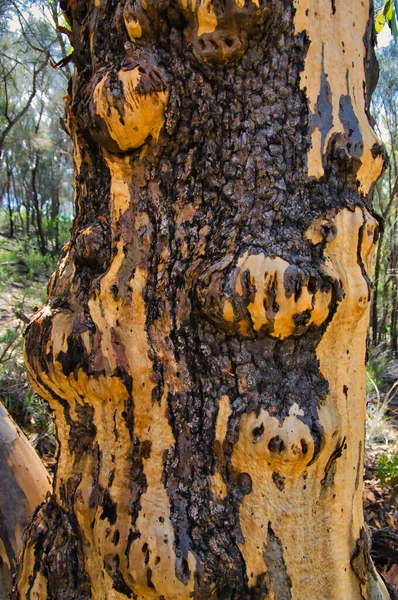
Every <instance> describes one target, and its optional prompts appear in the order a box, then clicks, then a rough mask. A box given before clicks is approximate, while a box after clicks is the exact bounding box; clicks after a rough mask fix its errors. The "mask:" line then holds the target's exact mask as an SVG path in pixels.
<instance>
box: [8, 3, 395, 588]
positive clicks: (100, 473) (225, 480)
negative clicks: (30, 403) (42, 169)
mask: <svg viewBox="0 0 398 600" xmlns="http://www.w3.org/2000/svg"><path fill="white" fill-rule="evenodd" d="M318 4H319V7H318ZM61 5H62V6H63V9H64V10H65V11H66V15H67V18H68V19H69V21H70V23H71V25H72V45H73V47H74V61H75V66H76V72H75V76H74V79H73V81H72V85H71V90H70V102H69V104H68V107H67V112H68V119H69V127H70V129H71V132H72V135H73V137H74V140H75V173H76V177H75V189H76V213H77V216H76V219H75V223H74V226H73V231H72V239H71V243H70V245H69V247H68V249H67V252H66V256H65V257H64V259H63V260H62V262H61V263H60V265H59V268H58V271H57V273H56V275H55V277H54V278H53V280H52V282H51V284H50V287H49V300H48V302H47V304H46V306H45V307H44V308H43V309H42V310H41V311H39V313H37V315H36V316H35V318H34V320H33V321H32V323H31V324H30V326H29V328H28V331H27V334H26V357H27V365H28V369H29V372H30V375H31V378H32V381H33V383H34V385H35V387H36V389H37V390H38V391H39V393H41V394H42V395H43V396H44V397H45V398H47V399H48V401H49V402H50V404H51V406H52V408H53V409H54V411H55V414H56V420H57V426H58V433H59V438H60V440H61V448H60V456H59V465H58V470H57V475H56V480H55V495H54V497H53V498H52V499H51V506H47V507H44V508H43V510H42V513H41V514H40V515H38V516H37V518H36V519H35V521H34V522H33V523H32V526H31V529H30V532H29V538H28V539H29V540H31V542H30V543H29V544H28V545H27V546H26V549H25V556H24V561H23V563H22V570H21V574H20V577H19V581H18V585H17V588H16V590H15V594H14V598H21V599H22V598H33V597H35V598H36V597H37V598H40V599H41V598H43V599H44V598H68V599H69V598H70V599H72V598H79V599H83V598H89V597H93V598H95V599H96V600H105V599H110V598H112V599H118V600H119V599H122V598H126V597H127V598H137V599H145V600H146V599H158V600H161V599H163V600H177V599H183V598H184V599H188V598H190V597H194V598H196V600H202V599H203V600H204V599H209V598H218V599H219V600H246V599H249V598H251V599H253V600H254V599H256V600H260V599H264V600H265V599H269V600H271V599H272V598H275V599H278V600H284V599H286V600H288V599H289V600H290V599H293V600H302V599H303V598H311V600H312V599H313V600H316V599H317V600H321V599H322V600H324V599H325V598H330V599H334V600H337V599H338V600H341V599H342V598H347V599H348V598H350V599H352V600H360V599H362V598H366V599H367V600H375V599H376V598H387V597H388V594H387V591H386V588H385V587H384V585H383V584H382V583H381V581H380V580H379V578H378V576H377V574H376V572H375V571H374V569H373V567H372V563H371V560H370V557H369V552H368V549H367V547H366V545H365V544H364V543H363V539H364V534H363V517H362V504H361V481H362V474H361V471H362V461H363V456H362V448H363V425H364V418H365V412H364V411H365V402H364V387H365V386H364V361H365V349H364V346H365V335H366V328H367V324H368V318H369V301H370V296H371V281H370V261H371V255H372V249H373V244H374V239H375V236H376V233H377V232H376V230H377V222H376V220H375V218H374V217H373V216H372V207H371V205H370V204H369V200H368V196H367V194H368V192H369V189H370V188H371V186H372V185H373V183H374V181H375V180H376V179H377V177H378V175H379V174H380V173H381V171H382V168H383V153H382V150H381V148H380V145H379V143H378V142H377V139H376V138H375V136H374V133H373V131H372V130H371V128H370V125H369V123H368V119H367V116H366V106H367V102H368V97H366V86H365V81H366V69H367V67H368V65H369V64H371V63H372V60H371V55H370V53H371V50H370V49H371V47H372V44H371V43H369V40H370V38H371V31H372V26H371V23H372V20H371V13H370V11H369V6H368V5H367V4H366V2H365V3H363V2H360V1H359V0H358V1H355V2H352V3H351V4H350V5H349V7H347V6H346V5H344V6H343V3H342V2H338V1H337V0H336V2H335V3H333V6H331V5H330V3H329V2H326V1H325V2H321V3H318V2H315V1H313V0H300V1H297V2H295V4H294V5H293V3H292V2H290V1H282V0H273V1H267V2H260V0H253V1H252V0H227V1H226V2H219V1H218V0H213V1H211V0H202V1H201V2H199V1H197V2H190V1H189V0H179V1H169V0H164V1H161V2H158V1H155V0H146V1H145V2H144V1H143V0H142V1H134V2H133V1H129V0H127V1H125V2H124V1H121V2H116V1H114V0H113V1H111V0H108V1H103V2H96V1H93V2H83V1H77V2H73V3H72V2H67V1H64V2H61ZM317 7H318V8H317ZM43 523H44V525H43ZM51 523H52V524H51ZM42 528H44V529H45V531H48V532H49V533H48V535H47V534H45V535H44V537H45V540H44V542H43V539H42V538H40V535H41V533H40V532H41V530H42ZM57 528H59V530H60V533H59V535H60V536H61V537H62V536H64V535H66V534H64V533H63V532H65V531H69V530H70V531H72V532H73V534H74V537H73V544H74V545H73V544H72V546H73V549H71V550H69V546H65V548H66V550H64V549H63V547H62V548H61V547H60V546H59V545H57V543H56V539H57V538H56V535H57V534H56V533H54V532H56V531H58V530H57ZM39 538H40V539H39ZM43 543H44V545H45V548H46V549H45V551H44V550H43V548H44V546H43ZM52 548H53V552H54V556H57V557H58V559H57V560H55V558H54V560H55V564H60V565H64V566H65V569H64V571H62V569H61V571H62V572H61V571H57V570H56V569H52V568H49V565H48V563H47V562H46V560H47V558H46V557H47V556H48V555H49V552H50V553H51V551H52V550H51V549H52ZM72 551H73V553H74V556H76V557H77V558H76V561H75V562H74V563H73V564H74V571H73V573H74V574H75V577H76V579H75V583H73V581H72V571H70V572H69V573H67V571H68V569H67V566H66V565H67V562H68V561H67V557H68V556H69V554H68V552H72ZM33 557H34V559H33ZM26 565H28V566H26ZM29 566H30V567H31V568H29ZM65 578H66V579H65ZM65 581H68V592H67V593H66V592H65V593H64V592H61V591H60V590H64V589H66V588H65V585H66V584H65ZM32 590H34V592H35V593H36V596H33V595H32Z"/></svg>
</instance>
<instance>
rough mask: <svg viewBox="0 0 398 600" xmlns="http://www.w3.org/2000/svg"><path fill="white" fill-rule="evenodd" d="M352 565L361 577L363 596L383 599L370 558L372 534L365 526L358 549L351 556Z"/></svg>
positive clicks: (377, 599)
mask: <svg viewBox="0 0 398 600" xmlns="http://www.w3.org/2000/svg"><path fill="white" fill-rule="evenodd" d="M351 567H352V568H353V570H354V572H355V573H356V575H357V577H358V579H359V583H360V589H361V593H362V596H363V598H364V599H367V598H372V599H373V598H374V599H375V600H383V595H382V593H381V591H380V588H379V585H378V583H377V574H376V570H375V567H374V565H373V562H372V560H371V558H370V535H369V532H368V531H367V530H366V529H364V528H362V529H361V533H360V537H359V538H358V540H357V544H356V549H355V552H354V554H353V556H352V558H351Z"/></svg>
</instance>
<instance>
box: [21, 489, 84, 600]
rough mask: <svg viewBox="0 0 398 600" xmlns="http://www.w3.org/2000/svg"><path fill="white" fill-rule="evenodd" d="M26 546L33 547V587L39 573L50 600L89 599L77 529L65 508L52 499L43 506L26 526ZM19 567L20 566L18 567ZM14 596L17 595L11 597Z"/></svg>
mask: <svg viewBox="0 0 398 600" xmlns="http://www.w3.org/2000/svg"><path fill="white" fill-rule="evenodd" d="M25 535H26V539H27V540H28V544H27V547H30V546H31V545H33V546H34V553H35V567H34V573H32V576H31V585H32V586H33V584H34V581H35V577H36V575H37V573H38V572H40V573H41V574H42V575H43V576H44V577H45V578H46V579H47V582H48V583H47V596H48V598H49V599H51V600H89V599H90V598H92V595H91V588H90V579H89V576H88V574H87V573H86V571H85V570H84V558H83V552H82V547H81V544H80V542H79V537H78V531H77V530H76V529H75V528H74V526H73V523H72V521H71V519H70V517H69V515H68V513H67V512H66V511H64V510H63V509H62V508H61V507H60V506H59V505H58V504H57V503H56V502H55V501H54V500H53V499H52V500H50V501H48V502H47V503H46V504H45V505H43V506H42V507H41V508H40V510H39V511H38V512H37V513H36V514H35V516H34V517H33V520H32V523H31V525H30V526H29V528H28V529H27V531H26V533H25ZM20 568H21V567H20ZM12 597H13V598H15V599H16V598H18V595H17V594H14V595H13V596H12Z"/></svg>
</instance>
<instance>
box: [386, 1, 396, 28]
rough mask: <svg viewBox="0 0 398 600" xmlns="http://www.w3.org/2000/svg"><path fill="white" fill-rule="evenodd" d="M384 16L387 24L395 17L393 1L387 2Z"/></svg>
mask: <svg viewBox="0 0 398 600" xmlns="http://www.w3.org/2000/svg"><path fill="white" fill-rule="evenodd" d="M383 14H384V16H385V18H386V21H387V23H389V22H390V21H391V19H392V18H393V15H394V7H393V4H392V0H386V3H385V5H384V8H383Z"/></svg>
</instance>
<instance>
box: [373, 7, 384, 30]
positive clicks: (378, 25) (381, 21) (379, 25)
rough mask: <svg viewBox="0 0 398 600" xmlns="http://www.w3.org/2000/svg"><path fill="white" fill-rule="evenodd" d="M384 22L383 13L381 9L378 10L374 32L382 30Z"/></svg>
mask: <svg viewBox="0 0 398 600" xmlns="http://www.w3.org/2000/svg"><path fill="white" fill-rule="evenodd" d="M385 22H386V19H385V16H384V15H383V13H382V11H381V10H379V12H378V13H377V17H376V23H375V30H376V33H380V32H381V31H382V29H383V27H384V24H385Z"/></svg>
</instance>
